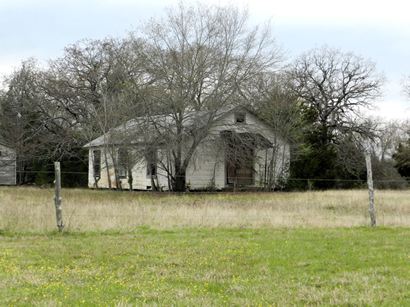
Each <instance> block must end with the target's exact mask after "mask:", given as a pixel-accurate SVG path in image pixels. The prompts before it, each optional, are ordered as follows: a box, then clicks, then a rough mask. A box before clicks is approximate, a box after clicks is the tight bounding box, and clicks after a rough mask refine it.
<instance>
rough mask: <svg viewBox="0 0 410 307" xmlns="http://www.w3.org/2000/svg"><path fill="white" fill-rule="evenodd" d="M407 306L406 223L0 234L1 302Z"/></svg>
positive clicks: (409, 257) (409, 237)
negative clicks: (400, 225) (398, 225)
mask: <svg viewBox="0 0 410 307" xmlns="http://www.w3.org/2000/svg"><path fill="white" fill-rule="evenodd" d="M144 303H145V304H152V305H171V304H174V305H196V306H197V305H206V306H209V305H238V306H243V305H295V304H296V305H306V304H313V305H316V304H325V305H331V304H337V305H379V304H381V305H410V229H409V228H376V229H370V228H365V227H359V228H332V229H326V228H313V229H304V228H297V229H285V228H282V229H268V228H264V229H239V228H231V229H221V228H214V229H206V228H175V229H169V230H154V229H151V228H148V227H140V228H137V229H136V230H135V231H132V232H125V233H121V232H116V233H115V232H104V233H97V232H94V233H92V232H87V233H65V234H64V233H63V234H58V233H45V234H40V233H38V234H29V233H20V234H19V233H16V232H12V233H7V232H5V233H4V232H3V233H2V234H1V235H0V305H2V306H3V305H27V306H29V305H30V306H31V305H33V304H36V305H40V306H59V305H62V306H63V305H82V306H93V305H109V306H116V305H117V306H126V305H128V304H131V305H135V304H137V305H141V304H144Z"/></svg>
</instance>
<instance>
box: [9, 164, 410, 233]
mask: <svg viewBox="0 0 410 307" xmlns="http://www.w3.org/2000/svg"><path fill="white" fill-rule="evenodd" d="M47 167H53V168H54V171H52V170H41V169H39V170H35V169H31V170H24V171H20V170H16V173H19V172H21V173H30V174H46V175H49V176H50V177H53V179H54V180H53V181H51V182H50V183H49V184H48V185H47V187H51V186H52V185H54V190H55V197H54V202H55V210H56V224H57V228H58V230H59V231H62V230H63V228H64V223H63V210H62V208H63V206H62V202H63V201H62V198H61V186H62V185H63V186H64V183H63V182H62V180H61V176H62V175H74V176H78V177H80V176H81V177H82V178H83V179H84V178H87V179H88V176H89V172H85V171H73V170H68V171H64V170H63V168H64V165H60V163H59V162H56V163H53V164H47ZM371 176H372V174H370V177H371ZM241 179H253V180H255V177H241ZM371 179H372V180H370V182H369V173H368V174H367V178H366V179H360V178H357V179H344V178H341V179H332V178H293V177H288V178H286V183H287V184H289V183H292V182H293V183H303V184H304V186H305V187H307V189H308V190H309V189H310V190H311V189H313V188H314V183H316V182H328V183H336V184H340V186H337V185H336V186H334V187H336V188H338V187H339V188H343V187H344V184H354V187H356V188H366V187H367V188H368V189H369V213H370V218H371V223H370V224H371V225H372V226H375V225H376V216H375V213H376V210H375V205H374V194H373V195H372V194H371V193H373V192H371V193H370V191H372V190H373V184H374V185H375V186H376V188H377V187H378V185H379V184H385V183H398V184H402V183H403V180H404V181H406V180H407V181H410V178H408V177H407V178H404V177H402V178H400V179H397V178H383V179H374V180H373V178H371ZM147 180H148V179H147ZM147 180H142V179H140V181H139V182H138V180H136V185H135V186H136V187H138V183H141V184H143V183H146V182H147ZM195 180H196V183H197V185H202V186H203V187H204V188H202V189H190V190H188V191H187V193H190V192H198V193H220V191H229V192H230V193H232V192H233V193H243V192H255V191H258V192H270V191H267V190H266V189H265V188H264V187H263V186H261V187H251V188H249V187H243V188H242V187H240V186H238V187H237V188H236V189H235V188H234V187H230V188H227V189H226V188H225V189H212V190H210V189H207V188H206V187H207V184H208V183H209V177H208V176H198V175H196V176H195ZM187 183H189V176H188V180H187ZM98 189H101V190H106V189H107V188H104V187H99V188H95V190H98ZM112 190H117V191H119V190H124V191H129V190H128V189H118V188H117V189H115V188H113V189H112ZM141 190H143V189H138V188H136V189H135V191H137V192H138V191H141ZM278 190H282V188H281V187H279V188H278Z"/></svg>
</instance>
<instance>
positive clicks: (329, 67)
mask: <svg viewBox="0 0 410 307" xmlns="http://www.w3.org/2000/svg"><path fill="white" fill-rule="evenodd" d="M287 74H288V80H289V89H290V90H291V91H292V92H293V93H294V94H295V95H296V96H297V97H299V98H300V101H301V103H302V104H303V107H304V108H305V109H306V114H307V115H308V116H309V117H310V120H311V121H312V122H313V125H314V127H315V128H316V131H315V133H317V134H318V141H319V144H320V145H321V146H327V145H328V144H329V143H332V142H333V141H334V140H335V139H336V138H337V137H338V136H339V135H341V134H343V133H344V132H351V131H355V132H358V133H366V132H367V131H368V130H367V129H363V126H362V125H361V122H362V121H360V120H358V119H360V117H361V111H362V110H363V108H368V107H370V106H371V104H372V103H373V102H374V100H375V99H376V98H377V97H379V95H380V88H381V85H382V82H383V78H382V77H381V76H380V75H379V74H377V72H376V68H375V64H374V63H372V62H370V61H368V60H365V59H363V58H361V57H359V56H356V55H354V54H352V53H343V52H341V51H339V50H337V49H330V48H327V47H324V48H321V49H314V50H312V51H309V52H307V53H305V54H303V55H302V56H301V57H299V58H298V59H297V60H296V61H295V63H294V64H293V65H292V66H291V67H290V69H289V70H288V73H287Z"/></svg>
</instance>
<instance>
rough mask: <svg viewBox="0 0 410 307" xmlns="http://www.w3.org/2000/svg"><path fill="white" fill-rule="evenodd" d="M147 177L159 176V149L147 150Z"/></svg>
mask: <svg viewBox="0 0 410 307" xmlns="http://www.w3.org/2000/svg"><path fill="white" fill-rule="evenodd" d="M146 159H147V177H156V176H157V150H156V149H149V150H148V152H147V156H146Z"/></svg>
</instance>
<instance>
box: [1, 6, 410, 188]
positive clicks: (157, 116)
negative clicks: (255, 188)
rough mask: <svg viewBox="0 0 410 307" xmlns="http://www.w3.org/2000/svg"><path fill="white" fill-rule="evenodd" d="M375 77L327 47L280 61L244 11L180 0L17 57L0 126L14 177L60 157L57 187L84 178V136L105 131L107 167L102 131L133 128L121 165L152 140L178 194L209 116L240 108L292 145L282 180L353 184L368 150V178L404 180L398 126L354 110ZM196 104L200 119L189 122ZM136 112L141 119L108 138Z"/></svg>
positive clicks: (406, 137) (408, 160)
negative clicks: (113, 31)
mask: <svg viewBox="0 0 410 307" xmlns="http://www.w3.org/2000/svg"><path fill="white" fill-rule="evenodd" d="M382 84H383V76H382V75H380V74H379V73H378V72H377V70H376V66H375V64H374V63H373V62H371V61H369V60H366V59H364V58H362V57H359V56H357V55H354V54H352V53H349V52H343V51H340V50H337V49H333V48H330V47H322V48H318V49H313V50H311V51H308V52H306V53H304V54H302V55H301V56H299V57H297V58H296V59H294V60H293V61H291V60H290V59H285V58H284V56H283V52H282V50H281V49H280V48H279V47H278V45H277V43H276V41H275V39H274V38H273V37H272V35H271V32H270V28H269V25H267V26H265V27H261V26H257V27H251V26H249V23H248V15H247V12H246V11H241V10H239V9H237V8H235V7H219V6H205V5H199V4H198V5H196V6H184V5H183V4H180V5H178V6H177V7H174V8H172V9H169V10H168V11H167V15H166V17H165V18H164V19H152V20H150V21H148V22H147V23H146V24H145V25H144V27H142V29H141V30H139V31H137V32H134V33H132V34H130V35H128V36H127V37H126V38H124V39H116V38H106V39H102V40H83V41H80V42H78V43H75V44H73V45H70V46H67V47H66V48H65V50H64V54H63V55H62V56H61V57H60V58H57V59H53V60H50V61H49V63H48V65H47V66H46V67H40V66H39V65H38V64H37V62H36V60H35V59H28V60H26V61H24V62H23V63H22V64H21V67H20V68H18V69H17V70H16V71H15V72H14V73H12V74H10V75H9V76H7V77H6V78H5V80H4V85H5V86H4V90H2V91H1V92H0V134H1V137H2V138H3V139H5V140H6V141H7V142H8V143H9V144H10V145H11V146H12V147H13V148H15V149H16V152H17V165H18V183H19V184H38V185H41V184H47V183H50V182H52V180H53V175H52V162H53V161H54V160H59V161H62V166H63V183H64V184H65V185H69V186H76V185H80V186H82V185H86V183H87V175H86V174H85V173H86V172H87V170H88V162H87V159H88V154H87V152H86V151H84V149H83V148H82V147H83V145H84V144H86V143H88V142H90V141H91V140H93V139H95V138H96V137H98V136H100V135H104V136H106V138H107V140H106V141H107V145H106V155H107V154H108V155H111V158H113V161H114V164H115V163H116V162H117V163H119V161H118V159H117V156H118V153H117V152H115V148H113V147H110V145H109V144H110V142H109V138H116V139H117V140H121V141H122V142H124V143H127V142H128V143H130V140H132V139H135V138H136V137H137V136H138V137H139V138H141V137H142V138H143V139H144V142H145V143H146V144H150V146H147V147H146V149H144V150H145V152H140V153H139V154H138V155H135V156H131V155H128V156H127V157H126V160H127V161H126V163H127V165H128V166H129V167H131V166H132V165H133V164H135V163H136V161H137V160H138V159H140V158H141V157H143V156H146V155H148V154H149V150H150V148H151V149H152V148H153V147H155V146H159V145H160V146H162V147H163V148H166V152H167V154H169V157H170V161H171V165H163V166H162V167H163V168H164V169H168V170H169V175H170V176H171V183H172V189H173V190H176V191H182V190H184V189H185V185H186V182H185V172H186V169H187V165H188V163H189V161H190V160H191V158H192V156H193V154H194V152H195V150H196V148H197V147H198V146H199V144H201V142H202V141H203V140H204V139H205V138H206V137H207V136H208V135H209V131H210V128H211V127H212V124H213V123H214V121H215V120H216V118H217V115H218V114H219V112H220V111H221V110H223V109H224V108H227V107H234V106H245V107H247V108H249V109H251V110H253V111H254V112H255V113H257V114H258V115H259V116H260V117H261V118H262V119H264V120H265V122H267V123H268V124H270V125H271V126H272V127H273V128H274V129H275V130H276V131H277V133H278V136H280V137H281V138H282V139H284V140H286V141H288V142H289V143H290V144H291V145H292V146H291V148H292V150H291V164H290V165H291V166H290V178H294V179H297V180H290V181H288V183H287V187H288V188H297V189H308V188H318V189H322V188H349V187H355V186H360V185H361V184H362V183H361V180H365V178H366V169H365V162H364V157H363V152H364V150H369V146H370V150H371V152H372V157H373V160H374V161H373V165H374V168H375V169H374V176H375V179H376V180H379V186H380V187H390V188H392V187H404V186H406V184H407V183H406V180H405V177H407V178H408V177H410V125H409V122H384V121H383V120H381V119H374V118H368V117H367V116H366V115H365V111H366V109H368V108H371V107H372V106H374V103H375V101H376V100H377V99H378V97H379V96H380V95H381V87H382ZM200 112H207V114H208V116H207V119H206V121H205V122H201V123H198V125H197V126H195V125H190V126H189V129H188V128H187V127H186V125H185V123H186V122H187V121H191V122H195V118H193V116H194V115H193V114H198V113H200ZM165 114H166V115H169V116H170V117H169V116H168V117H167V119H166V120H163V121H161V118H165V117H161V115H165ZM137 117H141V118H144V122H140V123H139V125H137V127H133V129H128V130H127V133H126V134H124V133H121V134H120V135H119V134H117V135H116V134H115V129H114V128H116V127H119V126H121V125H124V124H125V123H126V122H127V121H129V120H131V119H134V118H137ZM169 118H171V120H169ZM187 140H189V142H190V143H189V144H188V149H187V150H186V151H185V150H183V144H186V142H187ZM103 158H105V159H108V158H109V157H107V156H105V157H103ZM171 169H172V171H171ZM80 173H81V174H80ZM64 176H65V177H64ZM308 179H309V180H308ZM130 180H131V183H132V178H130ZM110 185H111V183H110ZM154 185H155V183H154ZM117 186H118V185H117V184H116V183H115V182H113V183H112V187H117ZM131 186H132V185H131Z"/></svg>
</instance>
